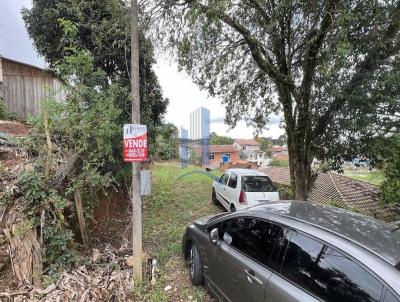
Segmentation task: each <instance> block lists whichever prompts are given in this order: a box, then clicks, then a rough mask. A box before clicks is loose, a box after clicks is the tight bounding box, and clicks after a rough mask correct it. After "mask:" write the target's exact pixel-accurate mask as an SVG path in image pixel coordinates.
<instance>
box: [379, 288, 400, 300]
mask: <svg viewBox="0 0 400 302" xmlns="http://www.w3.org/2000/svg"><path fill="white" fill-rule="evenodd" d="M383 302H399V300H397V299H396V297H395V296H393V294H392V293H391V292H390V291H388V290H387V291H386V294H385V300H383Z"/></svg>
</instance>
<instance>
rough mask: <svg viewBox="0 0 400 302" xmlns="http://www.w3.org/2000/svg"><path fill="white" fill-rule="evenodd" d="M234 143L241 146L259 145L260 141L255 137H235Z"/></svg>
mask: <svg viewBox="0 0 400 302" xmlns="http://www.w3.org/2000/svg"><path fill="white" fill-rule="evenodd" d="M235 143H236V144H239V145H241V146H246V145H247V146H259V145H260V143H259V142H257V141H256V140H255V139H244V138H237V139H235Z"/></svg>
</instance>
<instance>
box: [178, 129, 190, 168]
mask: <svg viewBox="0 0 400 302" xmlns="http://www.w3.org/2000/svg"><path fill="white" fill-rule="evenodd" d="M179 160H180V163H181V168H186V167H187V166H188V162H189V131H188V130H187V129H185V128H183V127H179Z"/></svg>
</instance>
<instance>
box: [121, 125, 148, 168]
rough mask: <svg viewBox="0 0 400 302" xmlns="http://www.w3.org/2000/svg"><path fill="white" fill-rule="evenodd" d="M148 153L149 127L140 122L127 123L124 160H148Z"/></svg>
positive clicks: (125, 127) (125, 126)
mask: <svg viewBox="0 0 400 302" xmlns="http://www.w3.org/2000/svg"><path fill="white" fill-rule="evenodd" d="M147 154H148V149H147V127H146V126H145V125H139V124H125V125H124V161H126V162H138V161H146V160H147Z"/></svg>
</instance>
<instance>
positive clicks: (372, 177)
mask: <svg viewBox="0 0 400 302" xmlns="http://www.w3.org/2000/svg"><path fill="white" fill-rule="evenodd" d="M344 175H346V176H347V177H350V178H353V179H356V180H361V181H365V182H369V183H371V184H373V185H376V186H379V185H381V184H382V182H383V180H384V176H383V173H382V171H379V170H375V171H369V170H367V169H364V170H358V171H346V170H345V171H344Z"/></svg>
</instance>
